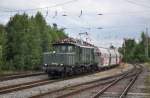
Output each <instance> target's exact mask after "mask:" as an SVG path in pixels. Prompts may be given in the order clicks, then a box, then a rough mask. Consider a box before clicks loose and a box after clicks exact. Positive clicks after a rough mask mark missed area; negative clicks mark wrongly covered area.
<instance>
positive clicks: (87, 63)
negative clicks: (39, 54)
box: [43, 38, 121, 77]
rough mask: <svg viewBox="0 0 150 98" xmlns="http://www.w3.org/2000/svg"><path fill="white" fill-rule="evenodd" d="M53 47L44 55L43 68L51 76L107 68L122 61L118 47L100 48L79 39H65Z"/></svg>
mask: <svg viewBox="0 0 150 98" xmlns="http://www.w3.org/2000/svg"><path fill="white" fill-rule="evenodd" d="M53 48H54V50H53V51H52V52H45V53H44V55H43V58H44V59H43V65H44V66H43V69H44V71H45V72H46V73H48V75H49V76H50V77H52V76H62V77H64V76H68V75H74V74H80V73H84V72H94V71H98V70H105V69H108V68H112V67H114V66H116V65H119V64H120V62H121V55H120V53H119V52H118V51H117V50H116V49H114V48H109V49H108V48H99V47H96V46H94V45H92V44H89V43H87V42H86V41H82V40H78V39H73V38H66V39H63V40H61V41H59V42H56V43H55V44H53Z"/></svg>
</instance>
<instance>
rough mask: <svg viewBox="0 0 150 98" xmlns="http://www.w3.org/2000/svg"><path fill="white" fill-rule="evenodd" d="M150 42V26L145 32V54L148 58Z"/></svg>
mask: <svg viewBox="0 0 150 98" xmlns="http://www.w3.org/2000/svg"><path fill="white" fill-rule="evenodd" d="M148 43H149V37H148V28H146V34H145V56H146V57H147V58H148V57H149V55H148V53H149V51H148Z"/></svg>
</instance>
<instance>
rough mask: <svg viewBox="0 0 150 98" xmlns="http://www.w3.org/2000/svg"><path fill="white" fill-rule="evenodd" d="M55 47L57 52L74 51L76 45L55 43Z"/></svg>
mask: <svg viewBox="0 0 150 98" xmlns="http://www.w3.org/2000/svg"><path fill="white" fill-rule="evenodd" d="M54 47H55V48H54V50H55V51H56V52H57V53H66V52H74V46H72V45H55V46H54Z"/></svg>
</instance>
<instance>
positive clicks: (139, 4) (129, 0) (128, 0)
mask: <svg viewBox="0 0 150 98" xmlns="http://www.w3.org/2000/svg"><path fill="white" fill-rule="evenodd" d="M125 1H126V2H128V3H132V4H135V5H138V6H142V7H146V8H150V6H147V5H145V4H141V3H137V2H134V1H131V0H125Z"/></svg>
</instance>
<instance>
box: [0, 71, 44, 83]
mask: <svg viewBox="0 0 150 98" xmlns="http://www.w3.org/2000/svg"><path fill="white" fill-rule="evenodd" d="M44 74H45V73H44V72H34V73H21V74H12V75H4V76H1V77H0V81H6V80H11V79H16V78H25V77H30V76H37V75H44Z"/></svg>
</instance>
